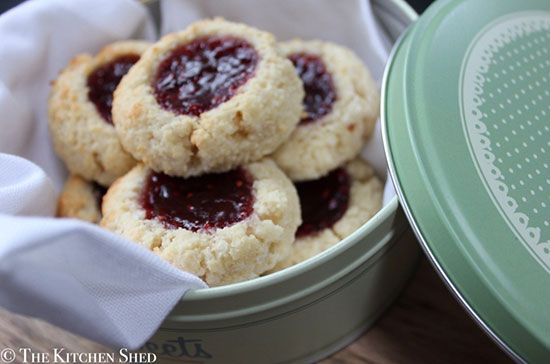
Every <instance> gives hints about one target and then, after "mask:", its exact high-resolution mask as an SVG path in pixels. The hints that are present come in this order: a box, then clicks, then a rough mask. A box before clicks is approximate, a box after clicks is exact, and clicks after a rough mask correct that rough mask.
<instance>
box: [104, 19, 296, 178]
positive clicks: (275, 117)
mask: <svg viewBox="0 0 550 364" xmlns="http://www.w3.org/2000/svg"><path fill="white" fill-rule="evenodd" d="M210 36H221V37H225V36H228V37H237V38H240V39H243V40H245V41H246V42H248V43H249V44H251V45H252V46H253V47H254V49H255V51H256V52H257V54H258V56H259V61H258V63H257V65H256V68H255V71H254V75H253V76H252V78H250V79H248V81H246V83H245V84H243V85H241V86H240V87H239V89H238V90H237V93H236V94H235V95H234V96H233V97H232V98H231V99H229V100H228V101H226V102H224V103H222V104H220V105H218V106H217V107H214V108H213V109H210V110H208V111H205V112H203V113H202V114H200V115H199V116H198V117H197V116H190V115H176V114H175V113H173V112H172V111H169V110H165V109H163V108H162V107H161V106H160V105H159V104H158V102H157V100H156V98H155V95H154V90H153V82H154V80H155V75H156V71H157V68H158V65H159V64H160V63H161V62H162V61H163V60H164V59H165V58H166V57H167V56H168V55H169V54H170V53H171V51H172V50H174V49H175V48H177V47H178V46H181V45H184V44H187V43H189V42H190V41H193V40H195V39H199V38H204V37H210ZM303 96H304V91H303V87H302V85H301V82H300V80H299V78H298V77H297V75H296V72H295V71H294V67H293V65H292V63H291V62H290V61H289V60H287V59H286V58H285V57H284V56H282V55H281V53H280V51H279V49H278V47H277V44H276V42H275V39H274V37H273V36H272V35H271V34H269V33H266V32H262V31H259V30H256V29H254V28H251V27H249V26H247V25H244V24H240V23H232V22H228V21H225V20H223V19H219V18H217V19H214V20H204V21H199V22H197V23H194V24H193V25H191V26H189V27H188V28H187V29H185V30H184V31H182V32H179V33H173V34H169V35H166V36H165V37H163V38H162V39H161V40H159V41H158V42H157V43H155V44H154V45H153V46H152V47H151V48H150V49H149V50H148V51H146V52H145V53H144V54H143V56H142V57H141V59H140V60H139V61H138V62H137V63H136V65H135V66H134V67H132V69H131V70H130V72H129V73H128V74H127V75H126V77H124V79H123V80H122V82H121V83H120V85H119V87H118V88H117V90H116V91H115V99H114V103H113V120H114V123H115V127H116V130H117V132H118V134H119V136H120V140H121V142H122V144H123V145H124V147H125V148H126V150H128V151H129V152H130V153H132V155H133V156H134V157H135V158H136V159H138V160H140V161H142V162H143V163H144V164H146V165H147V166H150V167H151V168H153V169H154V170H156V171H162V172H164V173H166V174H169V175H176V176H184V177H188V176H195V175H200V174H202V173H205V172H222V171H227V170H230V169H232V168H233V167H236V166H239V165H241V164H245V163H248V162H251V161H255V160H258V159H261V158H262V157H263V156H265V155H267V154H270V153H272V152H273V151H274V150H275V149H277V148H278V147H279V146H280V145H281V143H282V142H283V141H284V140H285V139H287V138H288V136H289V135H290V133H292V131H293V130H294V128H295V127H296V124H297V123H298V121H299V118H300V113H301V101H302V98H303Z"/></svg>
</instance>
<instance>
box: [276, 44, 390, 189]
mask: <svg viewBox="0 0 550 364" xmlns="http://www.w3.org/2000/svg"><path fill="white" fill-rule="evenodd" d="M279 45H280V47H281V49H282V50H283V52H284V53H285V54H286V55H287V56H289V55H292V54H297V53H305V54H311V55H316V56H318V57H320V58H321V59H322V60H323V62H324V64H325V66H326V68H327V70H328V71H329V73H330V74H331V75H332V80H333V83H334V87H335V91H336V101H335V102H334V104H333V106H332V110H331V111H330V112H329V113H328V114H327V115H325V116H323V117H321V118H320V119H318V120H316V121H314V122H310V123H306V124H300V125H298V127H297V128H296V129H295V130H294V132H293V133H292V134H291V136H290V137H289V138H288V140H287V141H286V142H285V143H284V144H283V145H282V146H281V147H280V148H279V149H277V151H276V152H275V153H274V154H273V158H274V160H275V162H277V164H278V165H279V166H280V167H281V168H282V169H283V170H284V171H285V172H286V174H287V175H288V176H289V177H290V179H292V180H293V181H305V180H312V179H316V178H319V177H321V176H323V175H325V174H327V173H328V172H329V171H331V170H333V169H335V168H337V167H338V166H340V165H342V163H344V162H346V161H349V160H351V159H352V158H354V157H355V156H356V155H357V153H359V150H360V149H361V148H362V146H363V145H364V143H365V142H366V141H367V140H368V138H369V137H370V136H371V135H372V133H373V130H374V126H375V124H376V120H377V118H378V114H379V103H380V99H379V95H378V90H377V87H376V84H375V82H374V81H373V79H372V77H371V75H370V73H369V71H368V70H367V68H366V67H365V65H364V64H363V62H361V60H360V59H359V58H358V57H357V56H356V55H355V54H354V53H353V52H352V51H351V50H349V49H347V48H345V47H342V46H339V45H336V44H333V43H327V42H322V41H316V40H313V41H302V40H299V39H296V40H292V41H288V42H282V43H279Z"/></svg>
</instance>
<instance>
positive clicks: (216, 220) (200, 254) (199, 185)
mask: <svg viewBox="0 0 550 364" xmlns="http://www.w3.org/2000/svg"><path fill="white" fill-rule="evenodd" d="M300 222H301V220H300V205H299V202H298V195H297V193H296V189H295V188H294V186H293V184H292V182H291V181H290V180H289V179H288V178H287V177H286V176H285V175H284V173H283V172H282V171H281V170H280V169H279V168H278V167H277V166H276V164H275V163H274V162H273V161H272V160H269V159H264V160H262V161H260V162H255V163H251V164H248V165H246V166H243V167H238V168H236V169H233V170H231V171H228V172H224V173H218V174H206V175H203V176H200V177H190V178H187V179H186V178H182V177H170V176H168V175H165V174H163V173H157V172H154V171H152V170H151V169H150V168H149V167H145V166H144V165H143V164H138V165H137V166H136V167H135V168H134V169H132V170H131V171H130V172H129V173H128V174H126V175H125V176H124V177H122V178H120V179H118V180H117V181H116V182H115V184H114V185H113V186H112V187H111V188H110V189H109V191H108V192H107V195H106V196H105V198H104V202H103V220H102V221H101V225H102V226H103V227H106V228H107V229H109V230H111V231H113V232H115V233H118V234H120V235H122V236H124V237H126V238H128V239H130V240H133V241H135V242H137V243H139V244H141V245H142V246H144V247H145V248H147V249H150V250H152V251H153V252H155V253H156V254H158V255H159V256H160V257H162V258H164V259H165V260H167V261H168V262H170V263H171V264H173V265H175V266H176V267H178V268H180V269H182V270H185V271H187V272H190V273H193V274H195V275H197V276H199V277H201V278H202V279H203V280H204V281H206V283H208V284H209V285H210V286H220V285H224V284H229V283H234V282H240V281H244V280H247V279H252V278H255V277H258V276H259V275H260V274H261V273H263V272H265V271H266V270H268V269H271V268H273V266H274V265H275V264H276V263H278V262H279V261H281V260H282V259H284V258H285V257H286V256H287V255H288V252H289V249H290V245H291V243H292V241H293V240H294V233H295V232H296V229H297V227H298V225H299V224H300Z"/></svg>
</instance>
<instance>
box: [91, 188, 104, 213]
mask: <svg viewBox="0 0 550 364" xmlns="http://www.w3.org/2000/svg"><path fill="white" fill-rule="evenodd" d="M106 193H107V188H105V187H103V186H101V185H99V184H97V183H96V182H93V183H92V194H93V195H94V198H95V201H96V203H97V208H98V209H99V211H101V205H102V204H103V196H105V194H106Z"/></svg>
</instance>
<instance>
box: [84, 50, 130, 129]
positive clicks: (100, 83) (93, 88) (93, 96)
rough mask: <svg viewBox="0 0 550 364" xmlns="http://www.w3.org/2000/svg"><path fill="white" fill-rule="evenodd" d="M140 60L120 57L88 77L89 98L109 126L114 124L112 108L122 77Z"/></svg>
mask: <svg viewBox="0 0 550 364" xmlns="http://www.w3.org/2000/svg"><path fill="white" fill-rule="evenodd" d="M138 60H139V56H138V55H135V54H127V55H124V56H120V57H118V58H116V59H114V60H112V61H111V62H109V63H106V64H104V65H102V66H100V67H98V68H97V69H95V70H94V71H93V72H92V73H90V75H89V76H88V88H89V91H88V98H89V99H90V101H91V102H93V103H94V104H95V107H96V108H97V111H98V112H99V114H100V115H101V116H102V117H103V119H105V121H106V122H108V123H109V124H111V125H112V124H113V117H112V115H111V107H112V106H113V92H114V91H115V89H116V87H117V86H118V84H119V82H120V80H121V79H122V76H124V75H125V74H126V73H128V71H129V70H130V68H132V66H133V65H134V63H136V62H137V61H138Z"/></svg>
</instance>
